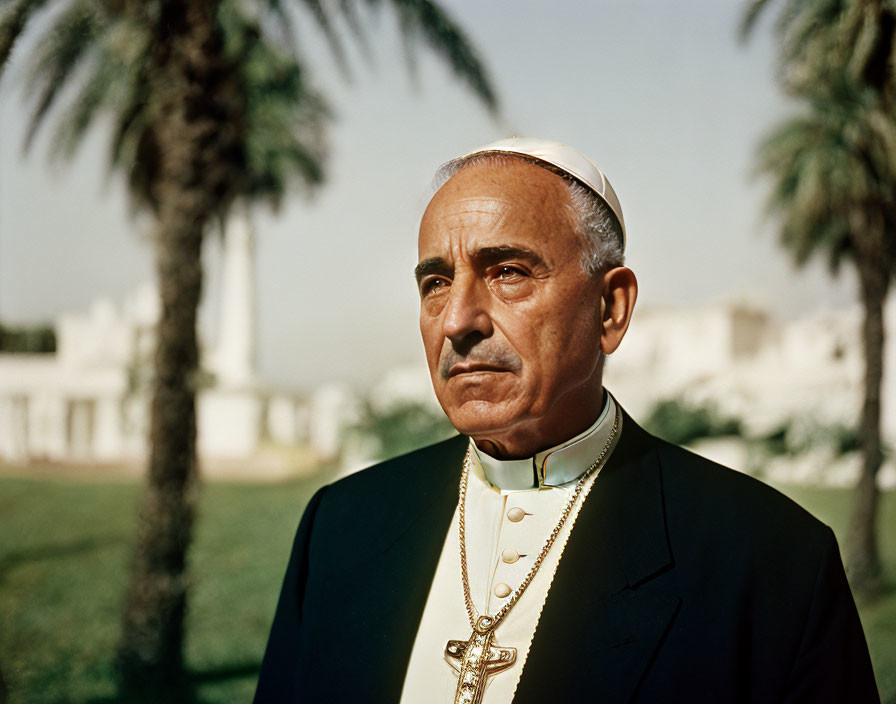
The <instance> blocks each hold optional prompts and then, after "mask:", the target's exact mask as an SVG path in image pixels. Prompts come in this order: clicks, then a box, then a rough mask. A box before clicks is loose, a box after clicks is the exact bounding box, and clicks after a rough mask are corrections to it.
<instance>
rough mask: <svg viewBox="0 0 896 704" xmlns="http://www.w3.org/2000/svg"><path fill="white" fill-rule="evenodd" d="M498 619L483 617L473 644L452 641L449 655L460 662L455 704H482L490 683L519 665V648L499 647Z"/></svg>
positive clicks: (478, 624) (447, 648) (446, 650)
mask: <svg viewBox="0 0 896 704" xmlns="http://www.w3.org/2000/svg"><path fill="white" fill-rule="evenodd" d="M494 627H495V622H494V619H493V618H492V617H491V616H480V617H479V620H477V621H476V625H475V626H474V627H473V632H472V633H471V634H470V639H469V640H449V641H448V645H446V646H445V655H447V656H448V657H449V658H451V659H452V660H460V672H459V673H458V675H457V691H456V692H455V694H454V702H455V704H481V703H482V695H483V693H484V692H485V685H486V681H487V680H488V678H489V677H491V676H492V675H496V674H497V673H499V672H501V671H503V670H506V669H507V668H508V667H510V666H511V665H513V663H514V662H516V648H502V647H501V646H499V645H495V642H494V640H495V633H494V631H493V630H492V629H493V628H494Z"/></svg>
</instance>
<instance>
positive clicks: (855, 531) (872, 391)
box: [758, 78, 896, 596]
mask: <svg viewBox="0 0 896 704" xmlns="http://www.w3.org/2000/svg"><path fill="white" fill-rule="evenodd" d="M758 167H759V170H760V171H762V172H764V173H765V174H767V175H768V176H769V177H771V179H772V181H773V188H772V192H771V197H770V199H769V209H770V210H771V211H772V212H775V213H778V214H779V215H780V216H781V230H780V239H781V244H782V246H783V247H784V248H785V249H787V250H788V251H789V252H790V253H791V255H792V256H793V259H794V261H795V262H796V263H797V264H798V265H802V264H805V263H806V261H808V260H809V259H810V258H811V257H812V256H813V255H817V256H823V257H825V258H826V259H827V261H828V263H829V265H830V267H831V270H832V272H833V273H836V272H837V271H838V269H839V267H840V265H841V264H842V263H843V262H844V261H845V262H850V263H851V264H853V265H854V266H855V268H856V271H857V273H858V278H859V285H860V294H861V300H862V305H863V307H864V321H863V326H862V330H863V334H862V341H863V350H864V358H865V389H864V402H863V405H862V426H861V427H862V431H861V433H862V449H863V462H862V472H861V476H860V479H859V484H858V487H857V491H856V496H855V503H854V508H853V512H852V516H851V521H850V532H849V536H848V539H847V571H848V573H849V576H850V580H851V582H852V584H853V588H854V589H856V591H857V593H859V594H861V595H864V596H872V595H874V594H876V593H877V592H878V591H879V588H880V577H881V567H880V558H879V551H878V547H877V538H876V535H877V532H876V528H875V526H876V518H877V509H878V491H877V482H876V477H877V472H878V469H879V468H880V464H881V438H880V411H881V379H882V376H883V346H884V325H883V305H884V301H885V299H886V296H887V292H888V289H889V284H890V279H891V277H892V276H893V274H894V273H896V229H894V228H896V191H894V185H896V123H894V121H893V119H892V117H891V116H890V115H889V114H888V113H887V112H885V111H884V109H883V107H882V105H881V100H880V97H879V96H878V95H877V93H876V92H875V91H874V90H873V89H871V88H867V87H865V88H861V87H857V86H856V85H855V84H854V83H852V82H851V81H850V80H849V79H847V78H843V79H842V80H841V81H839V82H836V83H834V84H833V87H831V88H829V89H828V90H827V91H825V93H824V94H823V95H820V96H814V97H813V98H811V100H810V101H809V109H808V111H807V113H806V114H805V115H803V116H800V117H797V118H794V119H792V120H790V121H788V122H786V123H784V124H782V125H780V126H779V127H778V128H777V129H776V130H775V131H774V133H773V134H771V135H770V136H769V137H768V138H767V139H766V140H765V142H764V143H763V144H762V145H761V147H760V149H759V155H758Z"/></svg>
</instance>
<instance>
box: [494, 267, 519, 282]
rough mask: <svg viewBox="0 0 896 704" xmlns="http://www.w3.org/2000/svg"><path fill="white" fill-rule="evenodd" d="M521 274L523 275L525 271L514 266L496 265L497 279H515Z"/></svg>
mask: <svg viewBox="0 0 896 704" xmlns="http://www.w3.org/2000/svg"><path fill="white" fill-rule="evenodd" d="M521 276H525V272H523V271H522V270H521V269H518V268H517V267H515V266H501V267H498V271H497V272H496V278H498V279H505V280H507V279H515V278H518V277H521Z"/></svg>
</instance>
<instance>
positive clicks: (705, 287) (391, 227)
mask: <svg viewBox="0 0 896 704" xmlns="http://www.w3.org/2000/svg"><path fill="white" fill-rule="evenodd" d="M443 5H444V6H445V7H446V8H447V9H448V10H449V11H450V12H451V13H452V15H453V16H454V17H455V18H456V19H457V21H458V22H460V23H461V24H462V25H463V26H464V27H465V29H466V30H467V31H468V33H469V34H470V36H471V37H472V39H473V41H474V42H475V44H476V46H477V47H478V48H479V52H480V54H481V56H482V58H483V59H484V61H485V62H486V64H487V65H488V67H489V70H490V72H491V74H492V77H493V79H494V82H495V85H496V86H497V89H498V92H499V95H500V97H501V100H502V108H503V109H502V116H501V117H500V119H498V120H495V119H492V118H491V117H490V116H489V115H488V114H487V113H486V111H485V110H484V109H483V108H482V107H481V106H480V105H479V104H477V102H476V101H475V100H474V99H473V98H472V97H471V95H470V94H469V93H468V92H467V91H466V90H465V89H464V87H463V86H462V85H460V84H458V83H457V82H456V81H454V80H453V79H452V77H451V76H450V75H449V74H448V72H447V71H446V69H445V68H444V67H443V66H442V65H441V64H440V63H439V62H438V61H437V60H436V59H435V58H433V57H432V56H430V55H428V54H427V53H426V52H423V51H421V52H419V54H418V59H417V61H416V66H417V71H416V78H413V79H412V78H410V77H409V76H408V72H407V70H406V65H405V62H404V56H403V54H402V52H401V49H400V45H399V43H398V42H397V40H396V34H395V31H394V21H393V19H392V17H391V16H390V15H388V14H387V13H386V14H383V15H382V16H380V17H378V18H375V21H373V22H372V26H371V44H372V46H373V56H374V61H373V62H368V61H367V60H365V59H364V58H363V57H361V56H359V55H358V54H357V52H352V58H353V61H352V64H353V66H354V69H353V72H352V73H353V78H352V80H351V82H348V83H347V82H346V81H345V80H344V79H343V78H342V77H341V76H340V75H339V74H338V72H335V71H334V70H333V69H332V66H331V61H330V57H329V55H328V54H327V51H326V49H325V47H323V46H322V45H321V44H320V41H319V39H318V38H317V37H316V36H314V34H313V27H312V26H311V25H310V23H308V22H307V21H306V22H305V23H303V25H302V28H301V32H300V38H301V41H302V43H303V52H304V54H305V55H306V56H307V57H308V59H309V61H310V62H311V65H312V67H313V71H314V75H315V77H316V80H317V82H318V84H319V85H320V86H321V87H322V88H324V89H325V90H326V91H327V94H328V95H329V97H330V99H331V102H332V104H333V108H334V111H335V113H336V121H335V122H334V125H333V128H332V131H331V133H330V146H331V152H332V160H331V162H330V168H329V171H330V181H329V184H328V185H327V187H326V188H325V189H324V190H323V191H322V192H321V193H320V194H319V195H318V197H317V198H315V200H314V201H313V202H307V201H304V200H302V199H301V198H293V199H289V201H288V202H287V204H286V207H284V209H283V210H282V212H281V213H279V214H278V215H277V216H273V215H271V214H270V213H267V212H265V211H263V210H261V211H259V212H258V213H257V214H256V220H257V223H258V229H259V244H258V279H259V293H258V295H259V308H260V310H259V344H258V349H259V361H260V368H261V373H262V376H263V377H264V378H265V379H268V380H269V381H271V382H274V383H278V384H285V385H289V386H292V387H296V388H309V387H311V386H313V385H314V384H315V383H319V382H320V381H324V380H328V379H346V380H350V381H355V382H362V383H363V382H365V381H371V380H373V379H374V378H375V377H376V375H378V374H380V373H381V372H382V371H383V370H385V369H387V368H388V367H390V366H393V365H395V364H403V363H408V362H416V361H420V360H421V359H422V346H421V345H420V343H419V341H418V332H417V319H416V316H417V296H416V289H415V286H414V283H413V277H412V274H411V271H412V268H413V266H414V264H415V262H416V229H417V225H418V223H419V218H420V215H421V214H422V211H423V208H424V207H425V205H426V202H427V200H428V198H429V196H430V195H431V191H430V183H431V179H432V175H433V173H434V172H435V170H436V168H437V167H438V165H439V164H440V163H442V162H443V161H446V160H448V159H450V158H452V157H454V156H456V155H458V154H459V153H462V152H464V151H468V150H469V149H471V148H473V147H475V146H478V145H480V144H484V143H486V142H489V141H492V140H494V139H499V138H502V137H505V136H509V135H510V134H519V135H536V136H542V137H548V138H553V139H558V140H560V141H564V142H567V143H569V144H572V145H574V146H576V147H577V148H579V149H580V150H582V151H584V152H585V153H586V154H588V155H589V156H591V157H592V158H593V159H594V160H595V161H597V163H598V164H599V165H600V166H601V167H602V168H603V169H604V171H605V172H606V173H607V175H608V176H609V178H610V180H611V182H612V183H613V185H614V187H615V189H616V191H617V193H618V194H619V197H620V200H621V202H622V207H623V210H624V213H625V219H626V227H627V231H628V239H629V249H628V253H627V256H628V263H629V265H630V266H631V267H632V268H633V269H634V270H635V272H636V274H637V275H638V277H639V281H640V285H641V296H640V300H639V306H648V305H695V304H701V303H707V302H714V301H720V300H729V299H737V300H741V301H747V302H753V303H755V304H756V305H762V306H765V307H767V308H769V309H770V310H772V311H773V312H774V313H775V314H777V315H779V316H781V317H785V318H788V317H793V316H795V315H798V314H800V313H801V312H805V311H807V310H810V309H812V308H815V307H818V306H843V305H847V304H848V303H850V302H851V301H853V300H854V298H855V294H854V281H853V279H852V278H851V277H850V276H849V275H848V274H847V275H846V276H841V280H840V281H838V282H834V281H832V280H831V279H830V278H829V277H828V276H827V274H826V272H825V270H824V269H823V268H822V267H821V266H815V267H811V268H810V269H808V270H807V271H805V272H800V273H795V272H794V271H793V270H792V269H791V267H790V265H789V263H788V261H787V259H786V257H785V255H784V254H783V253H781V252H780V251H779V250H778V248H777V246H776V243H775V228H774V222H772V221H768V220H766V219H764V218H763V216H762V205H763V201H764V197H765V193H766V186H767V184H766V183H764V182H762V181H761V180H759V179H757V178H754V177H753V176H752V175H751V171H752V164H753V154H754V152H755V147H756V145H757V143H758V142H759V140H760V139H761V137H762V135H763V134H764V133H766V132H767V131H768V130H769V129H770V128H771V127H772V126H773V125H774V124H775V123H776V122H777V121H779V120H781V119H782V118H784V117H785V116H787V115H789V114H791V113H792V112H793V111H794V110H795V109H796V108H795V107H794V106H793V105H791V104H790V103H788V102H787V101H785V100H784V99H783V98H782V97H781V96H780V94H779V91H778V89H777V87H776V84H775V81H774V41H773V37H772V34H771V30H770V22H769V20H771V19H772V18H771V16H770V17H769V18H766V22H765V23H764V24H763V25H760V27H759V28H758V31H757V32H756V34H755V35H754V36H753V38H752V39H751V40H750V41H749V42H748V43H747V44H746V45H744V44H741V43H739V42H738V40H737V24H738V21H739V19H740V16H741V12H742V10H743V6H744V2H742V1H739V2H735V1H734V0H685V1H683V2H675V3H673V2H666V1H662V0H654V1H649V0H614V1H610V0H591V1H588V2H585V1H583V2H554V3H545V2H534V1H530V0H490V1H488V2H484V1H481V0H480V1H479V2H474V1H472V0H444V1H443ZM26 48H27V47H26ZM21 57H22V53H19V54H18V55H17V56H16V57H14V58H18V59H19V61H18V62H17V63H16V64H15V65H14V66H13V67H12V70H11V71H8V72H7V73H6V74H5V75H4V77H3V79H2V80H0V320H3V321H6V322H25V321H36V320H47V319H52V318H54V317H55V316H56V315H58V314H59V313H61V312H64V311H70V310H79V309H84V308H86V306H87V305H88V304H89V303H90V301H91V300H93V299H94V298H96V297H98V296H102V295H107V296H112V297H114V298H120V297H122V296H124V295H126V294H127V293H128V292H130V291H131V290H133V289H134V288H135V287H136V286H137V285H138V284H139V283H140V282H141V281H145V280H149V279H151V277H152V259H151V251H150V249H149V247H148V245H147V243H146V228H147V223H141V222H139V221H137V222H135V221H134V220H131V219H129V217H128V213H127V208H126V205H125V199H124V193H123V189H122V187H121V185H120V184H119V183H118V181H117V180H116V179H115V177H114V176H113V177H112V178H111V179H110V178H107V177H106V174H105V146H106V141H105V140H106V135H105V133H104V132H103V129H102V125H99V126H98V127H97V129H96V130H94V132H93V133H92V134H91V135H90V137H89V139H88V141H87V142H86V143H85V144H84V146H83V148H82V149H81V151H80V152H79V153H78V155H77V157H76V159H75V160H74V161H73V162H71V163H69V164H57V163H51V162H49V161H48V160H47V158H46V144H47V141H48V140H47V139H46V135H44V136H43V138H42V139H40V140H38V142H37V144H36V147H35V149H34V150H33V151H32V152H31V153H30V154H29V155H28V156H27V158H25V157H23V156H22V150H21V143H22V136H23V133H24V125H25V120H26V116H27V111H26V110H25V109H24V107H23V95H22V87H23V83H24V78H23V73H24V71H23V70H22V68H21V61H20V60H21ZM216 253H217V252H216V244H215V242H214V240H210V241H209V246H208V247H207V252H206V254H207V255H208V271H209V280H208V286H207V287H206V293H207V294H208V295H207V298H208V300H207V303H206V305H205V307H204V311H203V329H204V330H205V335H206V338H211V337H212V336H213V327H214V318H215V313H216V311H215V308H214V295H215V291H216V287H217V277H216V257H215V255H216ZM634 324H637V317H636V318H635V323H634ZM623 353H624V347H623V349H622V350H621V351H620V353H619V354H623Z"/></svg>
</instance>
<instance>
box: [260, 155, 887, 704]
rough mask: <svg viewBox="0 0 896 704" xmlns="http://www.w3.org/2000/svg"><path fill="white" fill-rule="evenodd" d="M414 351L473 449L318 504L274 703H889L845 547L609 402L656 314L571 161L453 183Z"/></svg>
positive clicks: (432, 212) (279, 659) (308, 527)
mask: <svg viewBox="0 0 896 704" xmlns="http://www.w3.org/2000/svg"><path fill="white" fill-rule="evenodd" d="M441 175H442V180H443V181H444V185H442V186H441V188H440V189H439V190H438V192H437V193H436V195H435V196H434V197H433V199H432V201H431V202H430V204H429V207H428V208H427V209H426V212H425V213H424V215H423V220H422V223H421V225H420V237H419V263H418V265H417V267H416V272H415V273H416V277H417V283H418V286H419V291H420V330H421V333H422V335H423V343H424V347H425V350H426V358H427V362H428V365H429V371H430V374H431V376H432V382H433V386H434V388H435V392H436V396H437V397H438V399H439V402H440V403H441V405H442V408H443V409H444V410H445V413H446V414H447V415H448V417H449V419H450V420H451V422H452V423H453V424H454V426H455V427H456V428H457V429H458V431H459V432H460V433H461V435H460V436H458V437H455V438H452V439H450V440H447V441H445V442H442V443H439V444H437V445H433V446H431V447H427V448H424V449H422V450H419V451H417V452H414V453H411V454H409V455H405V456H403V457H398V458H396V459H393V460H390V461H388V462H384V463H382V464H380V465H378V466H375V467H372V468H370V469H368V470H365V471H362V472H360V473H358V474H355V475H353V476H350V477H347V478H345V479H343V480H341V481H339V482H336V483H334V484H332V485H330V486H327V487H324V488H323V489H321V490H320V491H319V492H318V493H317V494H316V495H315V496H314V498H313V499H312V500H311V502H310V503H309V505H308V507H307V509H306V511H305V515H304V517H303V518H302V521H301V524H300V526H299V530H298V534H297V536H296V539H295V544H294V547H293V552H292V557H291V559H290V562H289V567H288V570H287V574H286V578H285V582H284V585H283V591H282V593H281V596H280V601H279V604H278V606H277V613H276V617H275V620H274V625H273V628H272V631H271V636H270V641H269V643H268V648H267V651H266V653H265V657H264V662H263V664H262V669H261V676H260V679H259V685H258V691H257V694H256V702H258V703H259V704H262V703H267V702H403V703H418V702H420V703H428V702H455V703H461V704H467V703H469V702H474V703H477V702H484V703H485V704H506V703H508V702H511V701H513V702H545V701H557V702H579V701H582V702H584V701H589V702H590V701H594V702H606V703H610V702H629V701H635V702H679V701H681V702H685V701H686V702H689V703H692V702H757V703H758V702H862V703H864V702H876V701H879V699H878V695H877V690H876V687H875V684H874V676H873V674H872V670H871V664H870V661H869V657H868V650H867V647H866V645H865V639H864V636H863V634H862V628H861V624H860V623H859V618H858V614H857V612H856V608H855V605H854V603H853V599H852V596H851V594H850V591H849V587H848V585H847V582H846V578H845V576H844V573H843V567H842V564H841V561H840V555H839V551H838V548H837V544H836V542H835V540H834V536H833V534H832V532H831V530H830V529H829V528H827V527H826V526H824V525H823V524H821V523H820V522H818V521H817V520H816V519H814V518H813V517H811V516H810V515H809V514H807V513H806V512H805V511H803V510H802V509H800V508H799V507H798V506H796V505H795V504H794V503H792V502H791V501H790V500H788V499H787V498H785V497H784V496H782V495H781V494H779V493H777V492H776V491H774V490H772V489H770V488H768V487H766V486H764V485H763V484H761V483H759V482H757V481H755V480H753V479H751V478H749V477H746V476H744V475H741V474H739V473H737V472H734V471H731V470H729V469H725V468H723V467H720V466H718V465H715V464H713V463H712V462H709V461H707V460H705V459H702V458H700V457H698V456H696V455H693V454H691V453H689V452H687V451H685V450H683V449H681V448H678V447H675V446H673V445H669V444H668V443H665V442H663V441H661V440H659V439H657V438H655V437H653V436H651V435H649V434H648V433H646V432H645V431H644V430H642V429H641V428H640V427H638V425H637V424H636V423H635V422H634V421H633V420H632V419H631V418H630V417H629V416H627V415H626V414H625V412H624V411H623V410H622V408H620V406H619V405H618V404H617V403H616V401H615V399H614V398H613V397H612V396H611V395H610V394H609V393H607V392H606V391H605V390H604V388H603V385H602V381H601V376H602V369H603V360H604V356H605V355H607V354H610V353H612V352H613V351H614V350H616V348H617V347H618V346H619V344H620V342H621V341H622V338H623V336H624V335H625V331H626V329H627V327H628V324H629V320H630V318H631V315H632V309H633V307H634V304H635V298H636V296H637V283H636V280H635V276H634V274H633V273H632V272H631V270H629V269H627V268H625V267H624V266H622V264H623V256H622V252H623V248H624V245H625V229H624V223H623V218H622V210H621V208H620V205H619V201H618V200H617V198H616V195H615V193H614V192H613V189H612V188H611V187H610V185H609V183H608V182H607V180H606V178H605V177H604V175H603V173H602V172H601V171H600V169H598V168H597V166H596V165H594V164H593V162H591V161H590V160H589V159H588V158H587V157H585V156H584V155H582V154H580V153H578V152H576V151H575V150H573V149H571V148H569V147H566V146H564V145H561V144H557V143H551V142H544V141H541V140H534V139H511V140H505V141H502V142H498V143H496V144H493V145H489V146H487V147H484V148H482V149H479V150H477V151H475V152H473V153H472V154H469V155H467V156H465V157H462V158H460V159H457V160H455V161H453V162H449V164H447V165H446V166H445V167H443V169H442V172H441Z"/></svg>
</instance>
